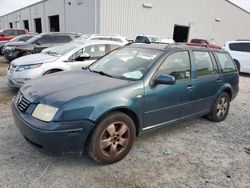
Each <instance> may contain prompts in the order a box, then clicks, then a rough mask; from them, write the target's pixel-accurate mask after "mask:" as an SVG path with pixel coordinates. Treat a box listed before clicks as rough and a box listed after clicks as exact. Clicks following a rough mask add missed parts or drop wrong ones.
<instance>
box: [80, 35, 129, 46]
mask: <svg viewBox="0 0 250 188" xmlns="http://www.w3.org/2000/svg"><path fill="white" fill-rule="evenodd" d="M82 39H84V40H108V41H115V42H120V43H122V44H123V45H126V44H128V43H129V42H128V40H127V39H126V38H125V37H122V36H120V35H117V34H113V35H102V34H84V35H81V36H80V37H79V38H78V39H76V40H82Z"/></svg>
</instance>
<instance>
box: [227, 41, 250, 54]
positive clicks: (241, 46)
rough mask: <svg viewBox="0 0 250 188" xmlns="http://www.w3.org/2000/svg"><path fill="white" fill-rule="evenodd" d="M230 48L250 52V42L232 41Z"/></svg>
mask: <svg viewBox="0 0 250 188" xmlns="http://www.w3.org/2000/svg"><path fill="white" fill-rule="evenodd" d="M229 48H230V50H233V51H240V52H250V43H231V44H229Z"/></svg>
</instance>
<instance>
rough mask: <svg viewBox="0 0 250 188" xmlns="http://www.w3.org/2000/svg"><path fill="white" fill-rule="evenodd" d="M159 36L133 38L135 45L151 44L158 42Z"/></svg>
mask: <svg viewBox="0 0 250 188" xmlns="http://www.w3.org/2000/svg"><path fill="white" fill-rule="evenodd" d="M160 39H161V38H160V37H159V36H153V35H138V36H136V37H135V42H136V43H151V42H160Z"/></svg>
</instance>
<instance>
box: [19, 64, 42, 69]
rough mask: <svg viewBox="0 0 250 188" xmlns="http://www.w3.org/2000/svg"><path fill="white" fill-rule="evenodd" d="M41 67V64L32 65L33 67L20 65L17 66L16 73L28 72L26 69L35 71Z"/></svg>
mask: <svg viewBox="0 0 250 188" xmlns="http://www.w3.org/2000/svg"><path fill="white" fill-rule="evenodd" d="M41 65H42V63H39V64H33V65H20V66H17V69H16V71H24V70H28V69H35V68H38V67H40V66H41Z"/></svg>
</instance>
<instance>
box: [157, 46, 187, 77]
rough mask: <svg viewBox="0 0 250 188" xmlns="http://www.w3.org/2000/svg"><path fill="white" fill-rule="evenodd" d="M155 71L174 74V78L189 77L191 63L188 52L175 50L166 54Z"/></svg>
mask: <svg viewBox="0 0 250 188" xmlns="http://www.w3.org/2000/svg"><path fill="white" fill-rule="evenodd" d="M157 73H158V74H168V75H171V76H174V77H175V79H176V80H182V79H189V78H190V77H191V64H190V58H189V54H188V52H187V51H182V52H176V53H174V54H171V55H170V56H168V57H167V59H166V60H164V62H163V63H162V65H161V66H160V68H159V69H158V71H157Z"/></svg>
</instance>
